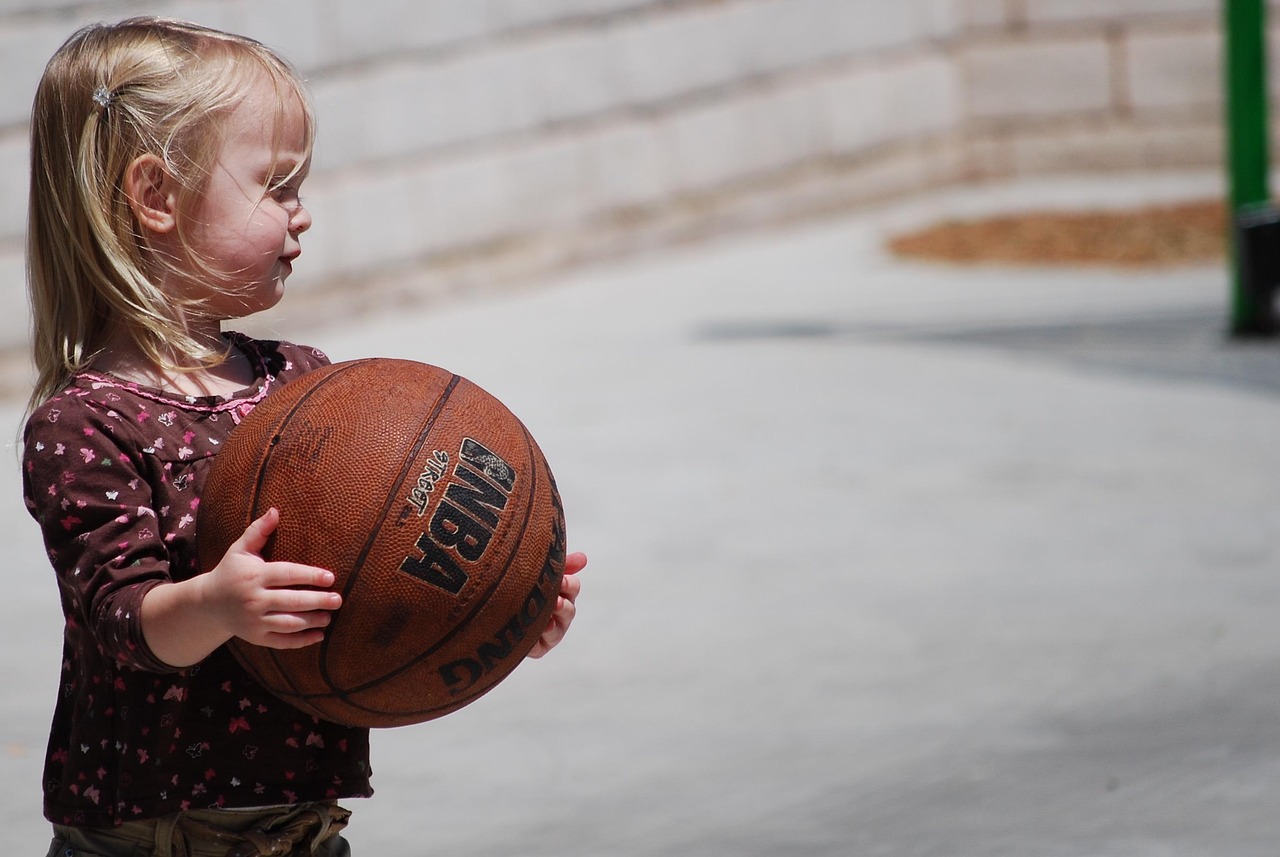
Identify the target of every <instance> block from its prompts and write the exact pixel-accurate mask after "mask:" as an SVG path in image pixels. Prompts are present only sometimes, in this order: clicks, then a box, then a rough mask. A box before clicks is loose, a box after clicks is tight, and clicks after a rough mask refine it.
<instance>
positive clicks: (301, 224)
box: [289, 203, 311, 235]
mask: <svg viewBox="0 0 1280 857" xmlns="http://www.w3.org/2000/svg"><path fill="white" fill-rule="evenodd" d="M310 228H311V212H310V211H307V208H306V206H304V205H303V204H302V203H298V207H297V209H295V210H294V212H293V214H292V216H290V218H289V231H290V232H292V233H293V234H294V235H301V234H302V233H303V232H306V231H307V230H308V229H310Z"/></svg>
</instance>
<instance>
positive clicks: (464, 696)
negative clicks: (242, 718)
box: [197, 358, 565, 727]
mask: <svg viewBox="0 0 1280 857" xmlns="http://www.w3.org/2000/svg"><path fill="white" fill-rule="evenodd" d="M272 506H274V507H276V508H277V509H279V510H280V524H279V527H278V528H277V530H276V532H275V533H274V534H273V535H272V537H271V539H270V541H269V542H268V544H267V547H266V550H265V551H264V555H265V557H266V558H267V559H275V560H288V561H292V562H300V563H306V564H308V565H315V566H320V567H321V568H327V569H329V570H331V571H333V572H334V574H335V576H336V581H335V583H334V587H333V588H334V589H335V590H336V591H338V592H340V593H342V596H343V606H342V607H341V608H340V609H339V610H338V611H336V613H335V615H334V617H333V620H332V622H331V623H330V625H329V628H328V629H327V632H326V635H325V639H324V641H323V642H321V643H318V644H316V645H313V646H309V647H306V648H303V649H292V650H282V649H269V648H264V647H260V646H255V645H251V644H249V643H247V642H245V641H243V640H240V639H238V638H237V639H232V640H231V641H230V643H229V644H228V645H229V647H230V649H231V652H232V654H234V655H235V657H236V659H237V660H239V662H240V663H241V664H242V665H243V666H244V667H245V669H246V670H247V671H248V672H249V674H250V675H251V676H252V677H253V678H254V679H255V680H257V681H258V682H259V683H260V684H262V685H263V686H264V687H265V688H266V689H268V690H269V691H271V692H272V693H274V694H275V695H276V696H278V697H279V698H281V699H283V700H285V701H287V702H289V703H291V704H293V705H295V706H296V707H298V708H299V709H301V710H302V711H305V712H308V713H310V714H314V715H316V716H317V717H322V718H325V719H327V720H332V721H335V722H338V723H343V724H347V725H351V726H366V727H387V726H403V725H407V724H411V723H419V722H422V721H425V720H431V719H433V718H436V717H440V716H443V715H445V714H448V713H450V712H452V711H456V710H457V709H459V708H461V707H463V706H465V705H467V704H468V703H470V702H473V701H474V700H476V699H477V698H479V697H480V696H481V695H482V694H484V693H485V692H486V691H488V690H489V689H491V688H492V687H493V686H494V685H496V684H497V683H498V682H500V681H501V680H502V679H503V678H505V677H506V676H507V675H509V674H510V673H511V671H512V670H513V669H514V668H515V667H516V666H517V665H518V664H519V663H520V662H521V660H523V658H524V656H525V655H526V654H527V653H528V651H529V649H530V648H532V646H533V644H534V643H535V642H536V641H537V639H538V636H539V635H540V634H541V632H542V630H543V628H544V627H545V626H546V624H547V621H548V620H549V618H550V615H551V611H552V608H553V607H554V606H555V602H556V596H557V593H558V592H559V588H560V578H561V575H562V574H563V571H564V554H565V526H564V513H563V509H562V506H561V503H560V497H559V493H558V492H557V490H556V484H555V479H554V478H553V476H552V474H551V470H550V469H549V468H548V466H547V462H546V459H545V458H544V457H543V454H542V451H541V450H540V449H539V448H538V445H537V443H535V442H534V440H533V438H532V437H531V436H530V434H529V432H528V431H527V430H526V429H525V427H524V425H523V424H521V422H520V421H519V420H518V419H517V418H516V417H515V416H514V415H513V414H512V413H511V412H510V411H509V410H508V409H507V408H506V407H505V406H504V405H503V404H502V403H501V402H499V401H498V400H497V399H496V398H494V397H493V396H492V395H490V394H489V393H487V392H485V391H484V390H482V389H481V388H480V387H478V386H476V385H475V384H472V383H471V382H470V381H468V380H466V379H465V378H462V377H460V376H458V375H455V374H453V373H451V372H448V371H446V370H444V369H441V368H439V367H436V366H430V365H427V364H424V363H417V362H414V361H409V360H393V359H389V358H372V359H367V360H356V361H350V362H345V363H335V364H333V365H331V366H326V367H324V368H322V369H319V370H316V371H314V372H311V373H309V374H307V375H304V376H303V377H302V378H299V379H297V380H295V381H292V382H290V383H288V384H286V385H284V386H282V387H281V388H280V389H278V390H276V391H275V392H273V393H272V394H271V395H269V396H268V397H267V398H265V399H264V400H263V401H262V403H261V404H259V405H258V406H257V407H256V408H255V409H254V410H253V411H252V412H251V413H250V414H249V415H248V416H247V417H245V419H244V421H243V422H242V423H241V424H240V425H239V426H238V427H237V428H236V429H235V431H233V432H232V433H231V435H230V437H229V438H228V440H227V442H226V444H225V446H224V448H223V449H222V451H221V452H220V453H219V454H218V456H217V458H216V459H215V460H214V464H213V467H212V469H211V471H210V474H209V477H208V480H207V482H206V484H205V488H204V493H203V496H202V499H201V504H200V512H199V522H198V536H197V545H198V549H199V554H200V562H201V567H202V568H203V569H204V570H206V571H207V570H209V569H211V568H213V567H214V566H215V565H216V564H217V563H218V561H219V560H220V559H221V558H222V557H223V555H224V554H225V553H226V551H227V548H228V547H230V546H231V544H232V543H233V542H234V541H235V540H236V539H238V538H239V537H240V536H241V535H242V534H243V532H244V530H245V528H246V527H247V526H248V525H249V524H250V523H251V522H252V521H253V520H255V519H256V518H258V517H259V516H261V515H263V514H264V513H265V512H266V511H267V510H268V509H269V508H271V507H272Z"/></svg>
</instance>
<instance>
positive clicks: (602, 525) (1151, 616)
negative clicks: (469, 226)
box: [0, 176, 1280, 857]
mask: <svg viewBox="0 0 1280 857" xmlns="http://www.w3.org/2000/svg"><path fill="white" fill-rule="evenodd" d="M1214 192H1217V184H1216V180H1215V178H1214V177H1211V176H1182V177H1151V176H1134V177H1127V178H1123V179H1115V178H1110V179H1106V180H1102V181H1094V180H1062V181H1052V182H1049V181H1046V182H1037V183H1023V184H1019V185H1013V186H1007V187H993V188H986V189H970V190H966V191H958V192H948V193H940V194H937V195H934V196H932V197H930V198H928V199H921V200H914V201H908V202H903V203H899V204H895V205H892V206H887V207H885V208H883V209H880V210H876V211H868V212H863V213H860V214H857V215H853V216H849V217H845V218H841V219H836V220H832V221H827V222H823V223H817V224H808V225H804V226H797V227H794V228H791V229H787V230H782V231H778V232H774V233H770V234H753V235H746V236H738V237H736V238H733V239H730V240H725V241H722V242H718V243H716V244H713V245H708V246H702V247H697V248H688V249H685V250H681V251H679V252H674V253H670V254H666V255H664V256H662V257H660V258H651V259H646V260H638V261H632V262H627V263H620V264H616V265H612V266H609V267H602V268H598V269H592V270H588V271H583V272H580V273H577V274H575V275H572V276H566V277H562V278H559V279H558V281H557V282H555V283H551V284H546V285H545V287H538V288H531V289H529V290H526V291H520V292H515V293H510V294H506V295H503V296H491V297H486V298H483V299H480V298H478V299H475V300H472V301H469V302H467V303H463V304H458V305H453V306H448V307H437V308H432V309H428V310H423V311H405V310H396V311H394V312H388V313H386V314H381V315H378V314H374V315H371V316H370V317H369V318H368V319H363V320H360V321H358V322H357V323H355V324H353V325H351V326H349V327H348V328H345V329H343V328H337V327H328V328H324V329H303V330H299V329H295V328H292V327H291V326H290V325H289V317H288V304H287V303H286V305H285V307H284V308H283V309H282V310H281V311H278V312H277V313H275V314H274V315H273V316H272V317H271V318H270V319H268V320H267V321H266V322H265V323H264V325H263V326H264V327H266V328H270V327H271V326H275V325H278V326H279V327H280V329H281V332H282V333H285V334H287V335H288V336H289V337H291V338H294V339H298V340H303V341H311V342H314V343H315V344H318V345H320V346H322V347H324V348H326V349H327V350H328V351H329V352H330V354H331V356H332V357H334V358H335V359H347V358H352V357H358V356H367V355H374V354H377V355H384V356H399V357H410V358H414V359H419V360H425V361H428V362H433V363H438V364H441V365H444V366H447V367H449V368H451V369H453V370H454V371H457V372H459V373H461V374H463V375H466V376H468V377H470V378H471V379H472V380H474V381H476V382H477V383H479V384H481V385H482V386H485V387H486V388H488V389H489V390H491V391H492V392H494V393H495V394H497V395H498V396H499V397H501V398H502V399H504V401H506V402H507V404H508V405H510V406H511V408H512V409H513V410H514V411H516V413H518V414H519V415H520V416H521V417H522V418H523V419H524V420H525V422H526V423H527V424H528V426H529V427H530V429H531V430H532V431H533V433H534V435H535V436H536V437H537V438H538V439H539V442H540V443H541V445H542V446H543V448H544V451H545V452H546V454H547V456H548V459H549V460H550V462H551V464H552V467H553V468H554V470H555V471H556V475H557V478H558V480H559V482H560V486H561V488H562V490H563V494H564V500H565V505H566V512H567V515H568V524H569V541H570V547H571V549H579V550H585V551H587V552H588V553H589V554H590V556H591V565H590V566H589V568H588V569H587V570H586V571H585V572H584V573H583V574H584V589H585V591H584V595H583V597H582V601H581V613H580V617H579V619H578V621H577V623H576V624H575V627H574V629H573V632H572V633H571V635H570V637H569V639H568V640H567V641H566V643H565V644H564V646H563V648H562V649H560V650H558V651H557V652H555V653H554V654H553V655H552V656H550V657H548V658H547V659H546V660H543V661H540V662H530V663H527V664H525V665H523V666H522V667H521V668H520V669H519V670H517V671H516V673H515V674H514V675H513V676H512V677H511V678H510V679H509V680H508V681H507V682H505V683H504V684H502V685H501V686H500V687H499V688H498V689H496V690H495V691H493V692H492V693H491V694H490V695H489V696H487V697H485V698H484V699H482V700H480V701H479V702H477V703H476V704H475V705H473V706H471V707H469V708H467V709H464V710H463V711H461V712H458V713H457V714H454V715H450V716H449V717H446V718H443V719H441V720H439V721H435V722H432V723H428V724H423V725H419V726H414V727H408V728H405V729H399V730H390V731H383V732H378V733H376V734H375V739H374V768H375V778H374V784H375V787H376V788H377V790H378V793H377V795H376V796H375V797H374V798H373V799H372V800H370V801H364V802H353V808H354V809H355V810H356V815H355V818H354V819H353V822H354V823H353V825H352V827H351V829H350V839H351V841H352V843H353V846H354V849H355V853H356V854H357V855H372V854H385V855H395V857H400V856H401V855H403V857H419V855H430V854H450V855H455V857H469V855H492V854H520V855H531V857H537V855H610V857H631V855H636V856H637V857H638V856H639V855H670V854H679V855H708V857H710V855H717V856H718V855H725V857H728V855H760V856H761V857H764V855H858V857H862V855H893V857H926V855H929V857H933V855H937V857H997V855H1000V856H1001V857H1003V855H1009V857H1133V856H1134V855H1139V856H1140V857H1147V855H1152V857H1154V855H1178V857H1186V855H1195V857H1199V855H1205V857H1210V855H1212V857H1223V855H1233V857H1234V856H1235V855H1239V857H1252V855H1264V854H1265V855H1272V854H1274V853H1275V850H1276V847H1277V844H1278V843H1280V815H1278V814H1277V813H1276V812H1275V805H1276V799H1277V797H1278V796H1280V749H1278V748H1277V743H1276V741H1275V734H1276V729H1275V726H1276V723H1277V720H1278V719H1280V714H1278V713H1277V712H1278V711H1280V658H1278V657H1277V655H1280V621H1278V620H1280V582H1278V580H1277V572H1276V569H1277V566H1278V565H1280V562H1278V560H1280V549H1278V548H1277V536H1280V480H1277V479H1276V478H1275V475H1274V474H1275V472H1276V470H1277V465H1280V451H1278V450H1277V436H1278V433H1277V426H1280V384H1278V383H1277V381H1276V378H1278V377H1280V346H1278V345H1274V344H1252V345H1239V344H1231V343H1228V342H1227V341H1226V340H1225V338H1224V336H1223V332H1222V331H1223V326H1224V323H1225V309H1224V306H1225V298H1226V278H1225V274H1224V272H1223V270H1222V269H1221V268H1219V267H1207V268H1190V269H1179V270H1174V271H1158V272H1118V271H1114V270H1081V269H1071V270H1065V269H1059V270H1031V269H999V268H984V269H955V268H947V267H939V266H925V265H914V264H907V263H904V262H901V261H898V260H894V259H891V258H888V257H887V256H885V255H884V253H883V251H882V250H881V249H880V239H881V237H882V235H883V234H884V232H885V231H886V230H888V229H892V228H895V227H898V226H904V225H907V224H910V223H916V222H920V223H923V222H927V221H929V220H931V219H933V218H936V217H939V216H945V215H947V214H951V213H959V214H972V213H980V212H981V211H983V210H998V209H1007V208H1018V207H1025V206H1029V205H1037V206H1038V205H1063V206H1076V205H1080V204H1099V203H1103V204H1124V203H1129V202H1149V201H1154V200H1159V199H1169V198H1185V197H1188V196H1199V195H1203V194H1205V193H1214ZM17 411H18V408H17V406H16V405H14V406H11V407H9V408H8V409H7V410H6V411H5V412H4V415H3V416H4V417H5V419H6V422H7V424H9V425H14V424H15V423H16V419H17ZM15 470H16V468H15V467H9V468H7V469H5V470H4V471H3V473H4V476H3V480H4V486H6V487H4V490H3V491H0V503H5V504H8V505H7V506H5V507H4V511H6V512H7V514H4V515H0V527H3V528H4V535H5V536H6V538H5V539H4V542H3V544H4V551H5V552H6V554H7V556H6V557H5V567H6V568H7V569H8V572H7V578H8V580H9V584H10V585H9V589H8V591H7V597H6V598H5V599H3V601H2V602H0V611H2V612H0V629H2V630H0V633H2V634H3V637H2V638H0V639H2V640H3V645H4V647H5V649H6V651H8V652H9V654H10V656H9V657H8V658H7V659H5V663H4V666H3V668H2V669H3V672H2V673H0V676H2V680H3V684H4V687H5V688H6V689H7V690H6V693H5V696H4V701H3V707H2V708H0V728H3V729H4V733H5V737H4V748H5V751H4V753H3V755H2V757H0V758H2V759H3V767H2V768H0V796H3V800H0V813H2V814H3V816H2V817H3V820H4V822H5V830H6V834H5V836H6V839H7V840H8V842H10V843H12V846H13V847H11V848H10V849H9V851H10V852H11V853H14V854H18V853H43V849H44V847H45V844H46V843H47V834H46V832H45V826H44V824H43V822H42V821H41V820H40V818H39V796H38V783H39V768H40V762H41V758H40V757H41V753H42V749H43V744H44V738H45V730H46V728H47V721H48V711H49V708H50V705H51V702H52V698H53V693H54V690H55V688H54V684H55V676H56V675H57V658H58V641H59V638H58V616H57V606H56V597H55V593H54V588H53V583H52V580H51V578H50V576H49V575H48V573H47V572H46V570H45V569H44V568H43V559H42V557H41V552H40V548H39V544H38V542H37V537H36V532H35V528H34V525H33V524H31V522H30V521H29V519H27V518H26V515H25V513H24V512H22V510H21V508H20V504H19V502H18V499H17V496H18V488H17V478H16V473H15Z"/></svg>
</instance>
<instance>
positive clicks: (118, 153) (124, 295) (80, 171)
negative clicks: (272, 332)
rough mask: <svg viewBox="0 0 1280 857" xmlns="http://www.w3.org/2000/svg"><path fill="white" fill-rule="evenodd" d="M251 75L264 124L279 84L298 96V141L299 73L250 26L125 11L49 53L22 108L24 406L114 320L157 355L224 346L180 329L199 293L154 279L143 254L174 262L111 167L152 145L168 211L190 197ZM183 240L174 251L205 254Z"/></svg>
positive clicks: (99, 343)
mask: <svg viewBox="0 0 1280 857" xmlns="http://www.w3.org/2000/svg"><path fill="white" fill-rule="evenodd" d="M264 76H265V79H267V80H269V81H271V82H272V83H273V84H274V85H275V87H276V91H277V94H278V95H279V99H278V101H279V104H280V108H279V115H278V116H277V117H276V123H275V124H276V127H277V129H279V128H281V127H282V126H283V124H284V123H283V122H282V121H281V120H282V118H283V117H284V115H285V111H286V110H287V105H288V104H289V103H290V97H291V96H292V97H293V98H296V102H294V103H297V104H300V105H301V106H302V111H303V119H304V127H305V133H306V142H307V152H308V153H310V150H311V144H312V142H313V141H314V135H315V118H314V113H313V110H312V107H311V102H310V99H309V97H308V95H307V92H306V87H305V85H304V83H303V81H302V78H301V76H300V75H299V74H298V73H297V72H296V71H295V70H294V69H293V67H292V66H290V65H289V64H288V63H287V62H286V61H285V60H283V59H282V58H281V57H279V56H278V55H277V54H275V53H274V52H272V51H271V50H270V49H268V48H267V47H265V46H264V45H262V44H260V43H259V42H257V41H254V40H253V39H249V38H246V37H243V36H237V35H233V34H230V33H224V32H221V31H218V30H212V29H209V28H206V27H201V26H199V25H196V24H191V23H187V22H183V21H174V20H169V19H164V18H131V19H129V20H127V21H122V22H121V23H119V24H112V25H101V24H99V25H93V26H89V27H85V28H84V29H82V30H80V31H78V32H76V33H75V34H74V35H72V36H71V38H69V39H68V40H67V41H66V43H65V44H63V46H62V47H61V48H59V49H58V51H57V52H56V53H55V54H54V56H53V58H52V59H51V60H50V61H49V64H48V66H47V67H46V68H45V72H44V76H43V77H42V78H41V81H40V85H39V87H38V88H37V90H36V97H35V103H34V106H33V108H32V115H31V199H30V208H29V211H28V228H27V285H28V290H29V296H30V300H31V311H32V325H33V335H32V356H33V360H34V363H35V369H36V384H35V389H34V390H33V392H32V395H31V401H30V407H32V408H34V407H36V406H37V405H39V404H40V403H41V402H43V401H45V400H46V399H48V398H49V397H50V396H52V395H53V394H54V393H56V392H57V391H58V390H60V389H61V388H63V387H64V386H65V385H66V384H67V383H68V382H69V381H70V379H71V378H72V376H74V375H75V374H76V373H77V372H79V371H80V370H82V369H83V368H85V366H87V365H88V364H89V362H90V361H92V360H93V358H94V357H95V355H97V354H98V353H99V351H100V350H101V349H102V348H103V347H104V345H105V344H106V340H107V336H108V334H109V333H110V332H111V331H112V330H113V329H117V328H118V329H122V330H124V331H125V332H126V333H127V334H128V336H129V337H130V338H131V339H132V341H133V342H134V343H135V344H136V345H137V346H138V348H139V349H140V350H141V352H142V353H143V354H144V355H145V356H146V357H147V359H149V360H150V361H151V362H152V363H153V364H154V365H157V366H162V367H165V368H167V369H178V370H181V369H183V368H187V367H189V366H190V365H191V364H192V363H193V362H194V363H195V364H197V365H203V366H208V365H213V364H216V363H218V362H219V361H220V360H222V359H223V358H224V357H225V354H222V353H211V352H210V351H209V349H208V348H207V347H206V346H203V345H201V344H200V343H198V342H196V341H195V340H194V339H193V338H192V337H191V336H189V335H188V334H187V333H186V328H185V326H184V325H183V323H182V319H183V318H184V317H186V316H187V315H188V314H190V313H192V312H198V311H199V307H198V306H196V305H179V304H177V303H175V299H174V297H173V296H171V295H168V294H166V293H164V292H163V291H162V290H161V289H160V288H159V287H158V285H157V283H156V278H155V271H156V266H157V265H164V264H169V265H172V264H174V263H173V261H171V260H164V259H156V258H150V257H149V254H148V253H147V252H146V247H145V244H144V242H143V240H142V236H141V233H140V232H139V227H138V226H137V224H136V222H135V220H134V217H133V214H132V210H131V208H130V204H129V200H128V199H127V197H126V194H125V192H124V190H123V178H124V174H125V171H126V169H127V168H128V167H129V165H130V164H131V163H132V162H133V161H134V160H135V159H136V158H138V157H140V156H142V155H144V154H152V155H155V156H157V157H159V158H161V159H162V160H163V162H164V164H165V169H166V171H167V172H168V173H169V174H170V175H171V176H172V177H173V178H174V179H175V181H176V184H177V186H178V187H179V189H180V190H179V191H178V199H177V209H178V211H179V212H181V211H184V210H191V209H192V206H193V205H194V203H196V202H197V201H198V200H199V197H200V195H201V193H202V192H203V189H204V187H205V186H206V183H207V178H208V176H209V173H210V171H211V169H212V168H213V165H214V163H215V161H216V159H217V157H218V155H219V153H220V151H221V147H222V143H223V137H222V134H221V129H222V124H223V123H222V119H223V118H224V117H225V116H226V115H227V114H228V113H229V112H230V111H231V110H232V109H234V108H235V106H236V105H237V104H238V103H239V102H240V101H241V100H242V99H243V97H244V95H245V93H246V92H247V91H248V90H249V87H251V86H252V85H254V84H255V82H256V81H259V80H262V79H263V78H264ZM277 133H280V132H279V131H277ZM181 224H182V219H181V218H179V237H180V239H181V238H182V230H181ZM180 243H181V244H182V245H183V246H187V242H185V241H180ZM187 252H188V253H189V254H191V255H190V256H189V258H188V259H187V260H186V262H187V264H193V263H194V264H198V265H201V266H202V267H205V268H207V267H208V265H207V263H206V262H204V260H200V259H198V258H197V257H196V256H194V254H193V251H191V250H190V249H188V251H187ZM174 355H180V356H182V357H183V358H185V361H184V363H185V367H184V366H175V365H174Z"/></svg>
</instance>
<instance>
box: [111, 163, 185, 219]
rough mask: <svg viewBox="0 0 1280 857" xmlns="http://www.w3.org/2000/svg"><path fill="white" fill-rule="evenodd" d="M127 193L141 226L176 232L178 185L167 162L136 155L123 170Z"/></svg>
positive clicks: (125, 191)
mask: <svg viewBox="0 0 1280 857" xmlns="http://www.w3.org/2000/svg"><path fill="white" fill-rule="evenodd" d="M124 193H125V197H126V198H127V199H128V200H129V207H130V208H131V209H133V216H134V219H136V220H137V221H138V224H139V225H140V226H142V227H143V228H144V229H147V230H149V231H151V232H155V233H158V234H162V235H163V234H166V233H168V232H172V231H173V228H174V226H175V225H176V223H177V221H176V214H175V212H176V210H177V186H176V184H175V182H174V180H173V177H172V176H170V175H169V172H168V170H166V169H165V168H164V161H162V160H160V159H159V158H158V157H156V156H155V155H150V154H148V155H139V156H138V157H137V158H135V159H134V160H133V163H131V164H129V166H128V168H127V169H125V172H124Z"/></svg>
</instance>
